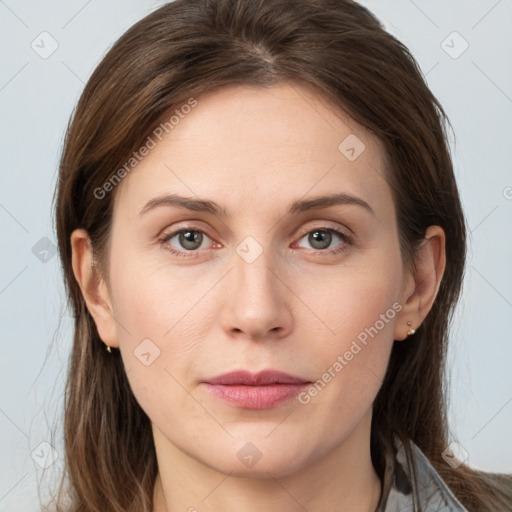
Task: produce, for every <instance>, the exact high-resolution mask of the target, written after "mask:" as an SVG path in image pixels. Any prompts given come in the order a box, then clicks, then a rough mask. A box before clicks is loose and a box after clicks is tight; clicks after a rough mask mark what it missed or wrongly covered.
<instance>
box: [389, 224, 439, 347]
mask: <svg viewBox="0 0 512 512" xmlns="http://www.w3.org/2000/svg"><path fill="white" fill-rule="evenodd" d="M445 242H446V237H445V233H444V230H443V229H442V228H441V227H439V226H430V227H429V228H428V229H427V231H426V232H425V238H424V240H423V241H422V243H421V246H420V248H419V249H418V251H417V252H416V254H415V256H414V260H415V263H416V272H415V275H413V274H412V273H411V271H407V274H406V278H405V283H404V287H403V290H402V296H401V299H400V303H401V304H402V310H401V311H400V313H399V315H398V316H397V322H396V324H395V340H403V339H405V338H407V336H408V335H407V332H408V331H409V329H410V328H412V329H415V330H416V329H418V327H419V326H420V325H421V323H422V322H423V320H424V319H425V317H426V316H427V314H428V312H429V311H430V309H431V308H432V305H433V304H434V300H435V298H436V296H437V292H438V290H439V286H440V285H441V279H442V277H443V274H444V270H445V267H446V253H445ZM407 322H411V325H408V324H407Z"/></svg>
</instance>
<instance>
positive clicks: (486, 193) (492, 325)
mask: <svg viewBox="0 0 512 512" xmlns="http://www.w3.org/2000/svg"><path fill="white" fill-rule="evenodd" d="M162 3H163V2H150V1H134V0H123V1H120V0H115V1H109V2H100V1H99V0H91V1H88V2H87V1H75V0H73V1H69V0H68V1H64V0H61V1H55V0H54V1H45V2H36V1H15V0H5V1H0V34H1V43H2V52H1V56H0V59H1V60H0V70H1V71H0V109H1V110H0V118H1V120H2V132H1V135H2V136H1V142H0V144H1V155H2V161H1V185H0V229H1V235H2V250H1V255H0V258H1V259H0V311H1V328H2V340H1V343H2V357H1V358H0V379H1V380H0V383H1V387H0V390H1V391H0V393H1V394H0V429H1V430H0V431H1V436H0V461H1V462H0V511H9V512H18V511H19V512H22V511H23V512H28V511H36V510H39V506H38V499H37V492H38V487H37V484H38V482H39V483H40V490H41V493H42V497H43V498H44V497H45V495H46V489H47V488H48V485H49V484H50V483H51V481H52V480H53V479H55V478H56V477H57V476H59V473H60V471H61V470H62V466H61V464H62V455H63V451H62V445H61V439H60V437H61V433H62V432H61V425H60V423H61V416H60V415H61V413H62V409H61V408H62V393H63V389H62V386H63V382H64V377H65V371H66V363H67V357H68V354H69V350H70V345H71V338H72V331H71V318H70V314H69V312H68V311H66V309H65V297H64V292H63V286H62V283H61V276H60V267H59V261H58V258H57V257H53V258H52V257H51V253H49V254H48V258H49V259H48V261H47V262H46V263H44V262H42V261H40V260H39V259H38V258H36V256H35V255H34V254H33V252H32V248H33V246H34V245H35V244H36V243H37V242H38V241H39V240H40V239H41V238H42V237H48V238H49V239H50V240H52V241H53V242H55V241H56V240H55V234H54V232H53V224H52V218H51V215H52V213H51V209H50V206H51V200H52V195H53V190H54V185H55V177H56V171H57V166H58V160H59V156H60V151H61V145H62V139H63V135H64V131H65V128H66V125H67V122H68V119H69V116H70V114H71V112H72V109H73V108H74V106H75V103H76V101H77V100H78V97H79V94H80V92H81V91H82V89H83V86H84V84H85V82H86V80H87V79H88V77H89V75H90V73H91V72H92V70H93V69H94V67H95V66H96V65H97V64H98V63H99V61H100V59H101V57H102V56H103V55H104V53H105V52H106V50H107V49H108V48H109V46H110V45H111V44H112V43H113V42H114V41H115V40H116V39H117V38H118V37H119V36H120V35H121V34H122V33H123V32H124V31H125V30H126V29H127V28H128V27H129V26H131V25H132V24H133V23H134V22H135V21H137V20H139V19H140V18H142V17H143V16H144V15H146V14H148V13H149V12H150V11H152V10H153V9H154V8H155V7H157V6H158V5H160V4H162ZM362 3H363V5H366V6H367V7H369V8H370V9H371V10H372V11H373V12H374V13H375V14H376V15H377V16H378V17H379V18H380V19H381V20H382V21H383V22H384V24H385V26H386V28H387V29H388V30H389V31H390V32H391V33H393V34H394V35H395V36H397V37H398V38H399V39H400V40H401V41H403V42H404V43H405V45H406V46H408V47H409V48H410V50H411V51H412V53H413V55H414V56H415V57H416V58H417V60H418V62H419V64H420V66H421V68H422V70H423V72H424V74H426V76H427V80H428V83H429V86H430V87H431V89H432V90H433V92H434V94H435V95H436V96H437V97H438V99H439V100H440V101H441V104H442V105H443V106H444V108H445V109H446V111H447V113H448V116H449V118H450V120H451V122H452V124H453V127H454V131H455V134H456V138H457V143H456V145H454V146H453V156H454V163H455V169H456V175H457V180H458V183H459V187H460V192H461V195H462V201H463V205H464V208H465V212H466V215H467V219H468V224H469V228H470V232H471V235H470V240H469V256H468V269H467V273H466V281H465V288H464V294H463V299H462V301H461V303H460V305H459V307H458V309H457V314H456V317H455V319H454V324H453V328H452V345H451V347H450V357H449V365H448V366H449V368H450V370H451V389H450V399H451V404H450V419H451V422H452V423H451V425H452V437H451V438H450V441H452V440H457V441H458V442H459V443H460V445H461V446H463V447H464V449H465V450H466V451H467V452H468V454H469V463H470V464H471V465H473V466H475V467H477V468H481V469H485V470H490V471H508V472H512V442H511V440H510V434H511V431H512V342H511V341H512V335H511V333H512V271H511V262H512V236H511V234H512V231H511V220H512V151H511V147H512V32H511V30H510V27H512V2H510V1H509V0H501V1H496V0H482V1H475V0H473V1H466V0H457V1H455V0H452V1H450V2H446V1H441V0H436V1H427V0H416V1H412V0H394V1H391V0H386V1H382V0H379V1H377V0H376V1H364V2H362ZM43 31H47V32H48V33H50V34H51V36H52V37H53V38H54V39H55V40H56V41H57V42H58V48H57V50H56V51H55V52H54V53H53V54H52V55H51V56H49V57H48V58H47V59H42V58H41V57H40V56H39V55H38V54H37V53H36V52H35V51H34V50H33V49H32V48H31V43H32V41H34V40H35V39H36V37H37V36H38V35H39V34H40V33H41V32H43ZM453 31H457V32H458V33H459V34H460V35H461V36H462V38H463V39H464V40H465V41H467V43H468V44H469V47H468V49H467V50H466V51H465V52H464V53H462V55H460V56H459V57H458V58H456V59H454V58H452V57H451V56H450V55H448V54H447V53H446V52H445V50H444V49H443V47H442V46H441V45H442V42H443V41H446V42H445V43H444V46H445V48H446V45H449V46H451V47H452V48H451V49H449V51H451V52H452V54H454V53H456V52H457V51H458V50H460V49H462V48H463V46H461V45H463V44H464V42H463V40H462V39H460V38H458V36H450V37H449V38H448V39H446V38H447V37H448V36H449V35H450V34H452V32H453ZM454 37H455V38H454ZM38 40H39V39H36V42H37V41H38ZM48 41H49V39H48ZM452 41H453V42H452ZM45 48H47V49H48V48H49V46H45ZM43 442H46V443H49V444H50V445H52V446H53V447H54V449H55V450H56V455H57V459H56V462H55V463H54V464H52V465H51V466H50V467H49V469H48V470H47V471H46V472H45V478H44V480H41V478H42V477H43V470H42V469H41V468H40V467H39V465H38V464H36V462H35V461H34V460H33V459H32V458H31V453H32V452H33V451H34V450H36V454H37V453H43V452H44V453H48V451H47V450H48V447H47V445H42V446H41V443H43ZM41 450H43V451H41ZM45 450H46V452H45Z"/></svg>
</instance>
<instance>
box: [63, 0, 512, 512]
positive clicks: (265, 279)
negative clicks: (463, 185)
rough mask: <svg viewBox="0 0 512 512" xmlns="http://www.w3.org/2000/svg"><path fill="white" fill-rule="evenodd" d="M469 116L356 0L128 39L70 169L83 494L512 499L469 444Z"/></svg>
mask: <svg viewBox="0 0 512 512" xmlns="http://www.w3.org/2000/svg"><path fill="white" fill-rule="evenodd" d="M445 120H446V117H445V114H444V111H443V109H442V107H441V106H440V105H439V103H438V101H437V100H436V98H435V97H434V96H433V95H432V93H431V92H430V90H429V89H428V87H427V86H426V84H425V82H424V80H423V78H422V75H421V73H420V71H419V69H418V67H417V65H416V63H415V61H414V59H413V57H412V56H411V55H410V54H409V52H408V50H407V49H406V48H405V47H404V46H403V45H402V44H401V43H400V42H398V41H397V40H396V39H394V38H393V37H392V36H391V35H390V34H388V33H387V32H386V31H384V29H383V28H382V26H381V25H380V24H379V22H378V21H377V20H376V19H375V17H374V16H373V15H371V14H370V12H369V11H367V10H366V9H365V8H363V7H361V6H359V5H358V4H356V3H354V2H351V1H348V0H336V1H335V0H316V1H314V0H294V1H285V0H275V1H268V0H267V1H265V0H213V1H212V0H207V1H204V0H202V1H200V0H177V1H176V2H173V3H169V4H166V5H164V6H163V7H161V8H160V9H158V10H157V11H155V12H154V13H152V14H151V15H149V16H147V17H146V18H145V19H143V20H141V21H140V22H138V23H137V24H135V25H134V26H133V27H132V28H131V29H129V30H128V31H127V32H126V34H124V35H123V36H122V37H121V38H120V39H119V41H118V42H117V43H116V44H115V45H114V46H113V48H112V49H111V50H110V51H109V52H108V54H107V55H106V56H105V58H104V59H103V61H102V62H101V63H100V65H99V66H98V68H97V69H96V70H95V72H94V73H93V75H92V77H91V78H90V80H89V82H88V84H87V86H86V88H85V90H84V92H83V94H82V97H81V99H80V101H79V104H78V106H77V109H76V111H75V113H74V116H73V119H72V122H71V124H70V126H69V129H68V133H67V136H66V141H65V147H64V152H63V155H62V161H61V168H60V180H59V185H58V190H57V201H56V222H57V234H58V240H59V250H60V255H61V259H62V263H63V270H64V277H65V281H66V285H67V287H68V291H69V297H70V300H71V304H72V307H73V309H74V313H75V339H74V346H73V353H72V361H71V366H70V370H69V376H68V386H67V393H66V405H65V443H66V460H67V470H68V471H67V473H68V476H69V483H70V491H71V493H70V494H71V498H72V501H73V503H72V504H71V505H70V506H69V507H68V508H67V510H73V511H83V512H85V511H87V512H92V511H95V512H96V511H102V512H106V511H117V512H121V511H123V512H125V511H134V512H135V511H137V512H139V511H153V512H169V511H175V510H189V511H193V510H198V511H220V510H222V511H229V510H234V509H235V508H236V510H245V511H251V510H266V511H273V510H276V511H277V510H279V511H282V510H290V511H295V510H297V511H298V510H350V511H352V512H359V511H361V512H363V511H365V512H368V511H375V510H379V511H386V512H395V511H405V510H407V511H409V510H415V511H419V510H421V511H427V510H447V511H464V510H469V511H487V510H488V511H491V510H492V511H495V510H508V509H510V508H511V507H512V484H511V480H510V477H508V476H505V475H487V474H485V473H482V472H478V471H475V470H472V469H470V468H469V467H467V466H466V465H464V464H463V461H457V460H456V457H454V453H453V451H452V449H451V448H450V447H449V446H448V441H447V425H446V419H445V418H446V404H445V398H444V394H443V378H444V373H443V364H444V357H445V351H446V343H447V334H448V326H449V321H450V318H451V314H452V311H453V308H454V306H455V303H456V300H457V298H458V296H459V290H460V286H461V280H462V276H463V269H464V259H465V236H466V230H465V222H464V217H463V213H462V210H461V206H460V201H459V196H458V191H457V187H456V183H455V179H454V175H453V169H452V163H451V160H450V155H449V150H448V146H447V142H446V134H445V128H444V121H445ZM305 244H306V245H305ZM447 460H448V461H449V462H450V463H448V462H447Z"/></svg>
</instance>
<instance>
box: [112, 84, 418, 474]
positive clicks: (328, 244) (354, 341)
mask: <svg viewBox="0 0 512 512" xmlns="http://www.w3.org/2000/svg"><path fill="white" fill-rule="evenodd" d="M196 100H197V105H196V106H194V107H193V108H191V109H183V110H181V111H180V114H181V115H180V116H179V122H176V121H175V120H174V121H175V122H174V124H173V125H172V126H173V127H172V129H169V135H167V136H166V137H163V138H162V140H161V141H158V138H155V137H153V139H154V140H155V141H156V142H158V143H157V144H156V147H153V148H152V149H149V151H148V154H147V155H146V156H145V157H143V158H141V161H140V163H139V164H138V165H137V166H136V168H135V169H134V170H133V171H131V173H130V174H129V175H128V176H127V177H125V178H124V180H123V181H122V182H121V184H120V185H118V186H119V187H120V188H119V190H118V194H117V197H116V202H115V208H114V220H113V228H112V238H111V246H110V256H109V269H110V275H109V283H108V291H109V301H110V306H111V308H112V311H113V317H114V318H115V328H114V330H115V333H116V335H115V340H113V341H111V344H112V345H115V346H118V347H119V348H120V351H121V354H122V359H123V362H124V365H125V368H126V372H127V376H128V379H129V381H130V385H131V387H132V389H133V392H134V394H135V397H136V399H137V400H138V402H139V404H140V405H141V407H142V408H143V409H144V411H145V412H146V413H147V415H148V416H149V418H150V420H151V422H152V424H153V432H154V435H155V443H156V446H157V451H159V452H160V453H168V454H177V453H180V454H185V455H186V456H187V457H192V458H193V459H195V460H197V461H199V462H201V463H203V464H205V465H207V466H209V467H213V468H217V469H219V470H222V471H225V472H229V471H231V472H232V474H252V475H262V476H264V475H265V474H266V472H267V471H269V472H271V473H272V474H273V475H274V476H279V475H285V474H289V473H291V472H293V471H297V470H299V469H300V468H303V467H306V466H307V465H309V464H313V463H314V462H315V461H318V460H320V458H321V457H323V456H326V454H328V453H331V452H335V450H336V448H338V447H340V446H343V444H344V443H345V442H348V440H349V439H351V438H352V439H353V438H354V437H358V436H359V437H361V436H362V437H363V438H368V435H369V428H370V419H371V407H372V402H373V400H374V398H375V396H376V394H377V391H378V390H379V388H380V386H381V383H382V379H383V376H384V374H385V371H386V367H387V363H388V358H389V355H390V350H391V347H392V343H393V340H394V339H395V338H396V339H401V338H403V337H404V336H405V332H407V328H408V327H407V326H406V325H405V323H406V319H405V318H404V317H403V312H402V316H401V315H400V314H399V311H400V310H401V308H402V304H403V302H404V301H405V300H406V298H407V294H408V293H411V289H410V288H411V287H410V286H409V282H410V281H409V277H408V276H409V274H408V273H406V272H405V270H404V267H403V265H402V261H401V256H400V252H399V243H398V233H397V225H396V219H395V209H394V204H393V199H392V194H391V189H390V187H389V186H388V184H387V183H386V181H385V179H384V175H385V169H384V153H383V149H382V147H381V145H380V143H379V142H378V141H377V139H376V138H374V137H373V136H372V135H371V134H370V133H369V132H368V131H366V130H365V129H363V128H362V127H361V126H360V125H358V124H356V123H355V122H353V121H352V120H351V119H350V118H348V117H347V116H346V115H344V114H343V113H342V112H338V111H336V110H335V109H334V108H333V107H331V106H329V105H326V104H325V103H323V102H321V100H320V99H319V98H318V95H314V94H313V93H312V92H310V91H309V90H308V89H306V88H303V87H301V86H298V85H293V86H292V85H291V84H284V83H281V84H279V85H276V86H272V87H270V88H266V89H265V88H257V87H247V86H232V87H228V88H224V89H222V90H220V91H217V92H213V93H210V94H208V95H204V96H200V97H198V98H196ZM185 111H186V112H188V113H187V114H184V113H183V112H185ZM171 114H172V113H170V114H169V118H170V116H171ZM168 127H169V125H168ZM164 133H165V131H164ZM150 145H151V146H153V144H151V143H150ZM139 156H140V155H139ZM334 196H337V200H333V198H334ZM325 197H329V198H331V199H330V200H329V201H326V200H324V199H322V200H318V199H319V198H325ZM173 198H174V199H176V198H187V203H188V205H189V208H187V207H185V206H186V205H183V203H182V205H181V206H179V205H178V204H174V203H173V201H174V199H173ZM317 200H318V201H317ZM180 201H183V199H180ZM205 202H207V203H205ZM205 204H206V205H207V207H206V206H205ZM180 233H181V236H180ZM407 288H409V289H407ZM269 369H271V370H276V371H280V372H285V373H287V374H291V375H292V376H294V377H295V378H296V379H298V380H299V381H301V382H309V383H310V384H309V385H308V384H303V385H300V384H290V383H288V384H284V383H282V382H281V383H274V384H273V385H267V386H266V387H264V386H252V387H251V386H249V385H248V382H245V385H243V383H242V385H239V386H236V385H231V387H230V386H229V385H228V384H224V385H222V384H217V385H212V384H207V383H206V381H211V380H212V379H213V378H214V377H218V376H221V375H223V374H226V373H229V372H233V371H237V370H246V371H248V372H251V373H257V372H260V371H262V370H269Z"/></svg>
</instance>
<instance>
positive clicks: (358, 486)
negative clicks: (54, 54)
mask: <svg viewBox="0 0 512 512" xmlns="http://www.w3.org/2000/svg"><path fill="white" fill-rule="evenodd" d="M370 416H371V415H370ZM369 419H370V418H368V420H369ZM369 426H370V421H363V422H362V423H361V424H360V425H358V427H357V428H356V429H355V430H354V431H353V432H352V433H351V435H350V436H349V437H348V438H346V439H345V440H343V442H341V443H340V444H339V445H338V446H336V447H335V448H333V449H332V450H331V451H330V452H329V453H327V454H325V455H324V456H322V457H320V458H318V459H316V460H315V461H314V462H313V463H311V464H309V465H307V466H304V467H303V468H301V469H300V470H298V471H295V472H294V473H291V474H288V475H286V476H282V477H278V478H276V477H274V476H272V475H271V472H269V473H268V478H250V477H233V476H230V475H229V474H225V473H222V472H220V471H217V470H216V469H215V468H212V467H211V466H207V465H205V464H203V463H201V462H200V461H198V460H197V459H195V458H192V457H190V456H189V455H188V454H187V453H184V452H183V451H181V450H180V449H179V448H178V447H176V446H174V445H172V444H171V443H170V442H169V441H168V440H167V439H166V438H164V436H163V435H162V434H161V433H160V431H159V430H158V429H157V428H156V427H155V426H153V430H154V437H155V447H156V451H157V458H158V466H159V473H158V475H157V478H156V482H155V487H154V494H153V500H154V508H153V512H175V511H188V512H221V511H222V512H235V511H236V512H239V511H240V510H244V512H256V511H261V510H265V511H268V512H280V511H282V510H287V511H289V512H304V510H325V511H326V512H331V511H332V512H334V511H340V510H350V511H351V512H374V511H375V509H376V507H377V504H378V501H379V498H380V494H381V482H380V479H379V477H378V476H377V474H376V472H375V470H374V468H373V465H372V462H371V457H370V442H369V440H370V436H369V433H370V432H369Z"/></svg>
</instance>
